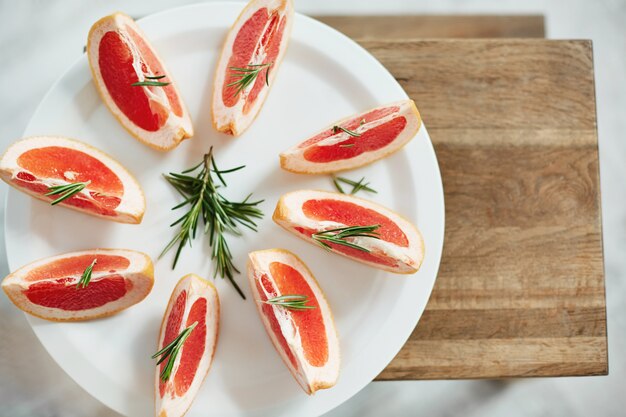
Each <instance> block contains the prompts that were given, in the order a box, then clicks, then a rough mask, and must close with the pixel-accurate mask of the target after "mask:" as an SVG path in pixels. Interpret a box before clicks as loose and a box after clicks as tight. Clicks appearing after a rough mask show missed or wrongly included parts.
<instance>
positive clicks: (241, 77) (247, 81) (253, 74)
mask: <svg viewBox="0 0 626 417" xmlns="http://www.w3.org/2000/svg"><path fill="white" fill-rule="evenodd" d="M273 64H274V62H273V61H272V62H267V63H265V64H249V65H246V66H245V67H228V69H230V70H231V71H232V73H231V77H232V78H238V79H237V80H235V81H233V82H231V83H229V84H226V87H232V86H236V87H237V88H236V89H235V94H234V96H235V97H237V95H239V93H241V92H242V91H244V90H245V89H246V88H247V87H248V86H249V85H252V84H253V83H254V80H256V78H257V77H258V76H259V74H260V73H261V71H263V70H264V69H265V68H267V71H265V85H268V86H269V85H270V79H269V76H270V75H269V74H270V68H271V66H272V65H273Z"/></svg>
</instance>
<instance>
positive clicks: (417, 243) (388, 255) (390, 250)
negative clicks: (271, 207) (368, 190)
mask: <svg viewBox="0 0 626 417" xmlns="http://www.w3.org/2000/svg"><path fill="white" fill-rule="evenodd" d="M273 219H274V221H275V222H276V223H277V224H278V225H280V226H281V227H283V228H284V229H286V230H288V231H290V232H292V233H294V234H295V235H296V236H298V237H301V238H302V239H305V240H307V241H308V242H311V243H314V244H316V245H317V246H320V244H319V242H318V241H316V240H315V239H313V235H314V234H316V233H318V232H323V231H326V230H330V229H337V228H343V227H353V226H378V228H377V229H376V230H375V232H376V233H377V234H378V237H379V239H374V238H369V237H349V238H346V241H348V242H350V243H352V244H355V245H357V246H359V247H360V248H363V250H360V249H358V248H354V247H348V246H345V245H342V244H338V243H334V242H325V243H327V244H328V245H329V246H330V250H331V251H332V252H334V253H338V254H340V255H343V256H346V257H348V258H351V259H353V260H356V261H359V262H363V263H365V264H367V265H370V266H373V267H376V268H379V269H383V270H386V271H390V272H395V273H401V274H412V273H415V272H417V270H418V269H419V267H420V265H421V263H422V260H423V257H424V242H423V240H422V236H421V234H420V232H419V230H417V228H416V227H415V226H414V225H412V224H411V223H410V222H408V221H407V220H406V219H404V218H403V217H402V216H400V215H398V214H397V213H395V212H393V211H392V210H389V209H388V208H385V207H382V206H380V205H378V204H376V203H373V202H370V201H367V200H363V199H360V198H357V197H354V196H351V195H346V194H339V193H331V192H325V191H314V190H300V191H294V192H291V193H287V194H285V195H283V196H282V197H281V198H280V200H279V201H278V204H277V205H276V209H275V211H274V215H273Z"/></svg>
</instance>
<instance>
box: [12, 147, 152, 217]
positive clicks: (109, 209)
mask: <svg viewBox="0 0 626 417" xmlns="http://www.w3.org/2000/svg"><path fill="white" fill-rule="evenodd" d="M0 178H2V180H3V181H5V182H6V183H7V184H9V185H11V186H13V187H15V188H17V189H18V190H20V191H23V192H25V193H27V194H29V195H31V196H33V197H35V198H38V199H40V200H44V201H47V202H53V201H54V200H56V199H58V198H59V197H60V195H59V194H56V195H46V194H49V193H50V190H51V189H53V190H54V188H53V187H62V186H65V185H70V184H76V185H80V184H83V185H84V187H83V188H82V189H81V190H80V191H79V192H77V193H76V194H73V195H71V196H69V197H68V198H66V199H64V200H63V201H61V202H60V203H59V204H60V205H63V206H65V207H69V208H72V209H74V210H78V211H82V212H84V213H87V214H91V215H93V216H97V217H101V218H104V219H107V220H113V221H116V222H121V223H140V222H141V219H142V217H143V213H144V211H145V208H146V202H145V199H144V196H143V192H142V190H141V188H140V186H139V183H137V180H135V178H133V176H132V175H131V174H130V173H129V172H128V171H127V170H126V169H125V168H124V167H123V166H122V165H120V164H119V163H118V162H117V161H115V160H114V159H113V158H111V157H110V156H108V155H106V154H105V153H104V152H102V151H100V150H98V149H96V148H94V147H92V146H89V145H87V144H85V143H82V142H79V141H76V140H73V139H67V138H62V137H52V136H35V137H30V138H26V139H22V140H20V141H17V142H15V143H14V144H12V145H11V146H10V147H9V148H8V149H7V150H6V152H5V153H4V155H3V156H2V158H0Z"/></svg>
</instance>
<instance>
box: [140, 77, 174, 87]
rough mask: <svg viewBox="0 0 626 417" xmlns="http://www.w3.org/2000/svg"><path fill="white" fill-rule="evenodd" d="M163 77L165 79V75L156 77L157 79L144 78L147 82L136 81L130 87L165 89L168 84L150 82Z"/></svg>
mask: <svg viewBox="0 0 626 417" xmlns="http://www.w3.org/2000/svg"><path fill="white" fill-rule="evenodd" d="M163 77H165V75H163V76H158V77H146V79H148V81H138V82H136V83H132V84H131V85H132V86H133V87H165V86H166V85H170V83H168V82H162V81H151V80H159V79H161V78H163Z"/></svg>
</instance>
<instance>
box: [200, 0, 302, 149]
mask: <svg viewBox="0 0 626 417" xmlns="http://www.w3.org/2000/svg"><path fill="white" fill-rule="evenodd" d="M263 7H267V8H268V9H270V10H276V9H283V10H282V11H281V16H283V15H284V16H286V24H285V29H284V31H283V36H282V39H281V46H280V48H279V50H280V52H279V53H278V56H277V58H276V60H275V62H274V64H273V65H272V68H271V71H270V73H269V77H268V82H269V86H264V88H263V89H262V90H261V92H260V93H259V95H258V96H257V98H256V101H255V102H254V103H253V105H252V107H251V108H250V110H249V111H248V112H247V114H244V112H243V106H244V104H245V101H244V100H239V101H238V102H237V104H236V105H235V106H234V107H231V108H228V107H226V106H225V105H224V102H223V100H222V86H223V85H224V79H225V77H226V74H227V71H228V68H227V66H228V60H229V58H230V56H231V54H232V48H233V43H234V42H235V38H236V36H237V33H238V31H239V29H241V27H242V26H243V24H244V23H245V22H246V21H247V20H248V19H249V18H250V17H251V16H252V15H253V14H254V13H255V12H256V11H257V10H259V9H260V8H263ZM293 15H294V8H293V3H292V0H252V1H250V2H249V3H248V4H247V5H246V6H245V7H244V9H243V10H242V11H241V13H240V14H239V16H238V17H237V19H236V20H235V22H234V23H233V25H232V26H231V28H230V30H229V31H228V35H227V36H226V40H225V41H224V46H223V47H222V51H221V52H220V58H219V61H218V64H217V67H216V71H215V79H214V81H213V105H212V106H211V121H212V124H213V127H214V128H215V130H217V131H218V132H223V133H226V134H228V135H232V136H234V137H237V136H239V135H241V134H242V133H243V132H244V131H245V130H246V129H248V127H250V125H251V124H252V122H254V120H255V119H256V117H257V115H258V114H259V112H260V111H261V108H262V107H263V103H264V102H265V99H266V98H267V95H268V93H269V91H270V89H271V88H272V86H273V85H274V79H275V78H276V74H277V73H278V69H279V67H280V64H281V62H282V60H283V58H284V56H285V52H286V51H287V46H288V44H289V38H290V36H291V28H292V25H293V19H294V16H293ZM254 63H256V62H254Z"/></svg>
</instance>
